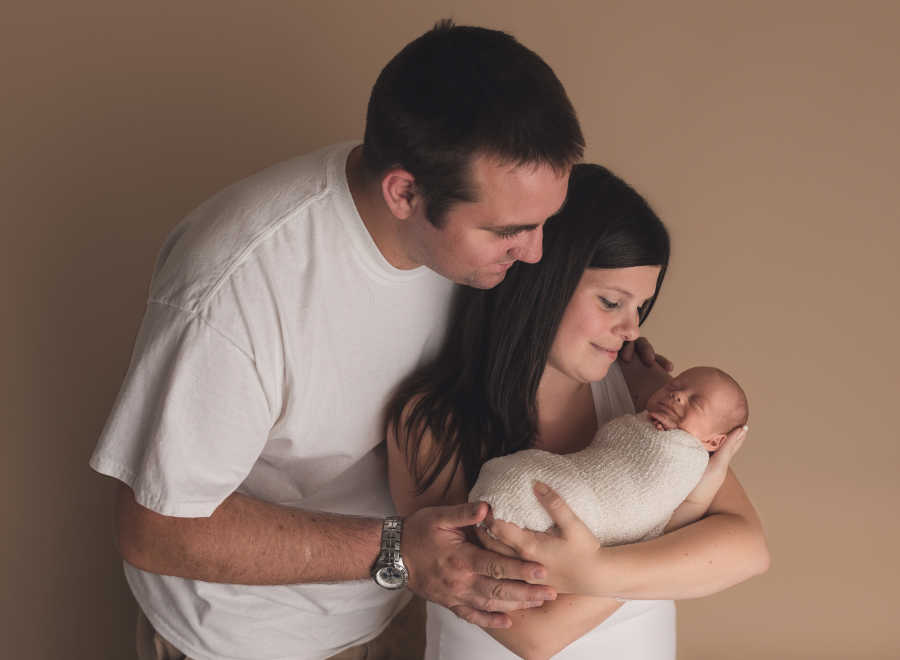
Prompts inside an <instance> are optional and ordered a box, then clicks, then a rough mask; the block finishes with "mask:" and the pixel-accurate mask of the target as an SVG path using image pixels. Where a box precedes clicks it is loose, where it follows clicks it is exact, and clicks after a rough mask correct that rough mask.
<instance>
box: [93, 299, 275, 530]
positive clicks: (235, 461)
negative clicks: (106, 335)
mask: <svg viewBox="0 0 900 660" xmlns="http://www.w3.org/2000/svg"><path fill="white" fill-rule="evenodd" d="M270 428H271V415H270V412H269V405H268V403H267V399H266V396H265V392H264V391H263V387H262V385H261V382H260V379H259V375H258V373H257V370H256V365H255V364H254V361H253V358H252V356H251V355H250V354H249V352H247V351H246V350H244V349H242V348H241V347H239V346H238V345H237V344H235V343H234V342H233V341H232V340H230V339H229V338H228V337H227V336H226V335H225V334H223V333H222V332H221V331H219V330H218V329H216V328H215V327H213V326H212V325H210V324H209V323H208V322H206V321H205V320H204V319H203V318H201V317H199V316H198V315H196V314H194V313H192V312H189V311H185V310H182V309H178V308H176V307H172V306H169V305H167V304H164V303H159V302H151V303H150V304H149V305H148V307H147V312H146V314H145V316H144V320H143V322H142V324H141V329H140V331H139V333H138V337H137V340H136V342H135V349H134V354H133V356H132V360H131V365H130V367H129V369H128V374H127V375H126V377H125V382H124V383H123V385H122V389H121V390H120V392H119V396H118V398H117V399H116V402H115V404H114V406H113V410H112V412H111V414H110V417H109V419H108V421H107V423H106V426H105V428H104V430H103V433H102V434H101V436H100V440H99V442H98V443H97V448H96V449H95V451H94V454H93V456H92V457H91V460H90V465H91V467H93V468H94V469H95V470H97V471H98V472H100V473H102V474H106V475H108V476H111V477H115V478H117V479H119V480H121V481H123V482H125V483H126V484H128V485H129V486H130V487H131V488H132V490H133V491H134V493H135V498H136V500H137V502H138V503H139V504H141V505H142V506H144V507H147V508H148V509H151V510H153V511H156V512H157V513H160V514H163V515H167V516H182V517H204V516H209V515H211V514H212V512H213V511H215V509H216V507H217V506H218V505H219V504H221V502H222V501H223V500H224V499H225V498H226V497H228V495H230V494H231V493H232V492H233V491H234V490H235V489H236V488H237V487H238V486H239V485H240V484H241V483H242V482H243V481H244V479H245V478H246V476H247V474H248V473H249V472H250V469H251V468H252V467H253V464H254V463H255V462H256V460H257V458H258V456H259V455H260V453H261V452H262V449H263V447H264V446H265V444H266V441H267V437H268V433H269V429H270Z"/></svg>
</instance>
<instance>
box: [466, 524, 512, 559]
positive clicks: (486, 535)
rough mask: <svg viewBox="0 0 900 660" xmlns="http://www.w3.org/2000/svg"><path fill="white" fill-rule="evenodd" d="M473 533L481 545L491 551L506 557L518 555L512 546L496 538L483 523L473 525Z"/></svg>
mask: <svg viewBox="0 0 900 660" xmlns="http://www.w3.org/2000/svg"><path fill="white" fill-rule="evenodd" d="M475 535H476V536H477V537H478V540H479V541H480V542H481V545H482V546H484V547H485V548H487V549H488V550H491V551H492V552H496V553H498V554H501V555H506V556H507V557H518V556H519V555H518V554H517V553H516V551H515V549H514V548H511V547H510V546H508V545H506V544H505V543H503V542H502V541H500V540H498V539H497V538H496V537H495V536H494V535H493V534H491V532H490V530H488V528H487V527H486V526H484V525H477V526H476V527H475Z"/></svg>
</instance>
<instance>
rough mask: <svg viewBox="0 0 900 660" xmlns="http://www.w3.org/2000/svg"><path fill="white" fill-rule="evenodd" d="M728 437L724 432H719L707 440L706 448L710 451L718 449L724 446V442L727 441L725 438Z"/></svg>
mask: <svg viewBox="0 0 900 660" xmlns="http://www.w3.org/2000/svg"><path fill="white" fill-rule="evenodd" d="M727 437H728V436H727V435H726V434H724V433H717V434H716V435H714V436H712V437H711V438H709V439H708V440H707V441H706V448H707V449H708V450H709V451H716V450H717V449H718V448H719V447H721V446H722V443H723V442H725V438H727Z"/></svg>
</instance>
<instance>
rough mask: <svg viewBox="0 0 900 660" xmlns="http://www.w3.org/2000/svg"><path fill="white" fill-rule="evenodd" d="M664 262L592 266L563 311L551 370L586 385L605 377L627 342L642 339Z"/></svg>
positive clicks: (554, 342)
mask: <svg viewBox="0 0 900 660" xmlns="http://www.w3.org/2000/svg"><path fill="white" fill-rule="evenodd" d="M659 270H660V267H659V266H633V267H631V268H588V269H587V270H585V271H584V275H582V276H581V280H580V281H579V282H578V287H577V288H576V289H575V293H574V294H573V295H572V299H571V300H570V301H569V304H568V306H567V307H566V311H565V312H564V313H563V318H562V321H561V322H560V325H559V330H558V331H557V333H556V337H555V338H554V340H553V344H552V346H551V347H550V358H549V359H548V360H547V368H548V369H555V370H556V371H558V372H560V373H561V374H563V375H565V376H567V377H569V378H572V379H574V380H576V381H578V382H581V383H589V382H591V381H595V380H601V379H602V378H603V377H604V376H606V372H607V371H608V370H609V365H611V364H612V363H613V362H614V361H615V359H616V357H617V356H618V354H619V349H620V348H622V344H623V343H624V342H626V341H633V340H635V339H637V338H638V336H639V335H640V331H639V330H638V319H639V312H640V309H641V307H642V306H643V305H644V304H645V303H646V302H647V301H648V300H649V299H650V298H652V297H653V293H654V292H655V291H656V278H657V277H658V276H659Z"/></svg>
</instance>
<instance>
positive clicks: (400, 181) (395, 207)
mask: <svg viewBox="0 0 900 660" xmlns="http://www.w3.org/2000/svg"><path fill="white" fill-rule="evenodd" d="M381 195H382V197H384V201H385V203H386V204H387V205H388V208H389V209H390V210H391V213H392V214H393V215H394V217H397V218H399V219H401V220H406V219H407V218H409V217H410V216H411V215H412V214H413V213H414V212H415V210H416V207H417V205H418V204H419V203H420V201H421V196H420V195H419V193H418V192H417V191H416V178H415V177H414V176H413V175H412V174H410V173H409V172H407V171H406V170H404V169H402V168H399V167H395V168H394V169H392V170H389V171H388V172H387V173H386V174H385V175H384V176H383V177H382V178H381Z"/></svg>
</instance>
